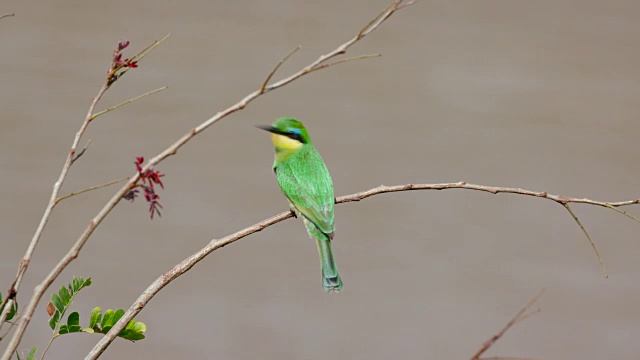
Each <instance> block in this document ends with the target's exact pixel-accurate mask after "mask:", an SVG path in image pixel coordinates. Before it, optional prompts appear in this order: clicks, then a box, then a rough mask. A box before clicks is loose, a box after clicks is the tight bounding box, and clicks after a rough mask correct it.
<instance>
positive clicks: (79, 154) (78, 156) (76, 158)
mask: <svg viewBox="0 0 640 360" xmlns="http://www.w3.org/2000/svg"><path fill="white" fill-rule="evenodd" d="M89 145H91V139H89V141H87V145H85V146H84V148H83V149H82V151H80V152H79V153H78V155H76V156H74V157H73V159H71V165H73V163H74V162H76V160H78V159H80V156H82V155H84V152H85V151H87V149H88V148H89Z"/></svg>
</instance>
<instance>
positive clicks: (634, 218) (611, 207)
mask: <svg viewBox="0 0 640 360" xmlns="http://www.w3.org/2000/svg"><path fill="white" fill-rule="evenodd" d="M606 207H608V208H609V209H611V210H613V211H615V212H617V213H619V214H622V215H624V216H626V217H628V218H629V219H631V220H635V221H637V222H640V219H638V218H637V217H635V216H633V215H631V214H629V213H627V212H626V211H624V210H620V209H618V208H617V207H616V206H614V205H611V204H607V205H606Z"/></svg>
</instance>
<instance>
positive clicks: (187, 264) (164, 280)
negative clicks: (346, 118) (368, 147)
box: [85, 181, 638, 360]
mask: <svg viewBox="0 0 640 360" xmlns="http://www.w3.org/2000/svg"><path fill="white" fill-rule="evenodd" d="M446 189H467V190H476V191H484V192H489V193H491V194H498V193H511V194H518V195H525V196H533V197H539V198H543V199H548V200H551V201H554V202H556V203H559V204H561V205H562V206H565V205H566V203H581V204H589V205H596V206H602V207H606V208H609V206H613V207H619V206H626V205H631V204H637V203H638V200H630V201H620V202H603V201H595V200H591V199H587V198H583V199H578V198H573V197H567V196H560V195H552V194H549V193H547V192H538V191H531V190H524V189H520V188H508V187H494V186H485V185H476V184H468V183H466V182H465V181H461V182H457V183H443V184H406V185H395V186H385V185H380V186H378V187H376V188H373V189H369V190H365V191H362V192H359V193H355V194H351V195H346V196H341V197H339V198H336V204H342V203H348V202H354V201H361V200H364V199H366V198H368V197H371V196H374V195H379V194H385V193H391V192H402V191H411V190H446ZM291 217H293V214H292V212H291V211H286V212H283V213H280V214H278V215H276V216H273V217H271V218H269V219H266V220H263V221H261V222H259V223H257V224H255V225H253V226H249V227H247V228H244V229H242V230H240V231H238V232H236V233H234V234H231V235H228V236H226V237H224V238H222V239H219V240H217V239H213V240H211V241H210V242H209V244H207V246H205V247H204V248H202V249H200V250H199V251H197V252H196V253H194V254H192V255H191V256H189V257H188V258H186V259H184V260H183V261H182V262H181V263H179V264H178V265H176V266H174V267H173V268H172V269H170V270H169V271H167V272H165V273H164V274H162V276H160V277H158V278H157V279H156V280H155V281H154V282H153V283H152V284H151V285H149V287H148V288H147V289H146V290H145V291H144V292H143V293H142V294H141V295H140V296H139V297H138V299H137V300H136V301H135V302H134V303H133V305H131V307H130V308H129V309H128V310H127V312H126V313H125V314H124V315H123V316H122V318H120V320H119V321H118V322H117V323H116V325H115V326H114V327H113V328H112V329H111V330H110V331H109V333H107V335H106V336H105V337H104V338H102V339H101V340H100V341H99V342H98V343H97V344H96V345H95V346H94V347H93V349H92V350H91V352H90V353H89V354H88V355H87V357H86V358H85V359H86V360H87V359H97V358H98V357H99V356H100V355H101V354H102V353H103V352H104V350H105V349H106V348H107V346H109V344H110V343H111V342H112V341H113V339H115V337H116V336H117V335H118V333H119V332H120V331H122V330H123V329H124V327H125V326H126V324H127V323H128V322H129V321H130V320H131V319H133V318H134V317H135V316H136V315H137V314H138V313H139V312H140V311H141V310H142V308H144V307H145V306H146V304H147V303H148V302H149V301H150V300H151V299H152V298H153V297H154V296H155V294H157V293H158V292H159V291H160V290H162V288H164V287H165V286H166V285H167V284H169V283H170V282H172V281H173V280H175V279H177V278H178V277H180V276H181V275H182V274H184V273H185V272H187V271H189V269H191V268H192V267H193V266H194V265H195V264H197V263H198V262H199V261H201V260H202V259H204V258H205V257H206V256H207V255H209V254H210V253H212V252H213V251H215V250H217V249H219V248H222V247H224V246H226V245H229V244H231V243H232V242H235V241H237V240H240V239H242V238H244V237H246V236H249V235H251V234H254V233H256V232H259V231H262V230H263V229H265V228H267V227H269V226H271V225H275V224H277V223H279V222H281V221H284V220H287V219H289V218H291ZM541 295H542V292H541V293H540V294H538V295H537V296H536V297H534V298H533V299H532V300H531V301H530V302H529V303H528V304H527V306H525V308H524V311H520V312H519V313H518V314H517V316H516V317H515V318H514V319H515V320H513V319H512V321H511V322H510V323H509V324H507V327H506V329H505V330H503V332H502V333H499V336H498V338H496V339H495V341H497V340H498V339H499V338H500V337H501V336H502V334H503V333H504V332H505V331H506V330H508V328H509V327H511V326H513V325H514V324H515V323H517V322H518V321H522V320H524V319H526V318H528V317H529V316H531V315H533V314H535V311H534V312H532V313H526V311H527V310H528V309H529V308H530V307H531V304H533V303H534V302H535V301H536V300H537V299H538V298H539V297H540V296H541ZM495 341H494V342H495ZM491 345H492V344H489V347H490V346H491ZM487 349H488V347H487ZM484 351H486V349H485V350H484ZM484 351H482V352H484ZM482 352H479V354H480V355H481V354H482ZM480 355H478V356H480Z"/></svg>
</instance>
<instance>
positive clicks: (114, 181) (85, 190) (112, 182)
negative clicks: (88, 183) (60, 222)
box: [56, 176, 129, 205]
mask: <svg viewBox="0 0 640 360" xmlns="http://www.w3.org/2000/svg"><path fill="white" fill-rule="evenodd" d="M125 180H129V177H128V176H127V177H125V178H122V179H118V180H113V181H110V182H108V183H105V184H101V185H96V186H92V187H90V188H86V189H82V190H78V191H75V192H72V193H69V194H67V195H64V196H61V197H59V198H57V199H56V205H57V204H58V203H59V202H60V201H62V200H65V199H68V198H70V197H73V196H76V195H80V194H82V193H86V192H88V191H92V190H97V189H101V188H103V187H107V186H111V185H113V184H117V183H119V182H122V181H125Z"/></svg>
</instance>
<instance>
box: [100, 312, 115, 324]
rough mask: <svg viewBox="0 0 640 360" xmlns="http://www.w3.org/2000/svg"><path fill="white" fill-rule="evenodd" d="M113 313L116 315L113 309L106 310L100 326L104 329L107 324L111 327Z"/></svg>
mask: <svg viewBox="0 0 640 360" xmlns="http://www.w3.org/2000/svg"><path fill="white" fill-rule="evenodd" d="M113 315H114V312H113V310H111V309H109V310H107V311H105V312H104V315H103V316H102V322H101V323H100V327H102V328H103V329H104V328H105V326H109V327H111V326H113Z"/></svg>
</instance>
